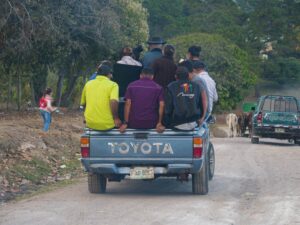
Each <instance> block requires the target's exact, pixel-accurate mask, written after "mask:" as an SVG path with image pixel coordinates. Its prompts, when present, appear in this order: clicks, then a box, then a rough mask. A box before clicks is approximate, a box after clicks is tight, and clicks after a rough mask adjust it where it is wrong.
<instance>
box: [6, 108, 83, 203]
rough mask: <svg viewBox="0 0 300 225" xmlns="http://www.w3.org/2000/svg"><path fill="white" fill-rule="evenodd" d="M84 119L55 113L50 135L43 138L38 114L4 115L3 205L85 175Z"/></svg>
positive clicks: (78, 115) (74, 115)
mask: <svg viewBox="0 0 300 225" xmlns="http://www.w3.org/2000/svg"><path fill="white" fill-rule="evenodd" d="M82 129H83V123H82V116H81V114H79V113H72V112H67V113H65V114H54V115H53V119H52V124H51V129H50V132H49V135H46V136H43V135H42V132H41V131H42V119H41V117H40V115H39V113H38V112H36V111H32V112H22V113H16V112H15V113H2V114H1V115H0V202H3V201H7V200H9V199H12V198H14V197H15V196H18V195H21V194H24V193H29V192H32V191H35V190H37V189H38V188H39V187H40V186H41V185H44V184H48V183H55V182H57V181H61V180H70V179H72V178H75V177H78V176H80V175H81V173H82V170H81V167H80V162H79V160H78V158H80V154H79V153H80V151H79V147H78V143H79V137H80V133H81V132H82Z"/></svg>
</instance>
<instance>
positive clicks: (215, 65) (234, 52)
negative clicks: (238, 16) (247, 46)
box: [170, 33, 257, 110]
mask: <svg viewBox="0 0 300 225" xmlns="http://www.w3.org/2000/svg"><path fill="white" fill-rule="evenodd" d="M170 43H172V44H174V45H175V46H176V54H177V57H179V58H184V57H185V55H186V52H187V49H188V47H189V46H191V45H199V46H201V48H202V52H201V59H202V60H203V61H204V62H205V64H206V66H207V69H208V72H209V74H210V75H211V76H212V77H213V79H214V80H215V81H216V83H217V90H218V94H219V103H218V105H217V110H220V109H222V110H228V109H232V108H234V107H235V106H236V104H237V103H238V102H240V101H241V100H242V99H243V97H244V94H245V90H247V89H248V88H249V86H251V85H254V84H255V81H256V78H257V75H256V71H255V70H254V68H253V67H251V64H250V61H251V58H250V56H249V55H248V54H247V53H246V52H245V51H243V50H242V49H240V48H239V47H238V46H237V45H235V44H233V43H232V42H229V41H227V40H226V39H224V38H223V37H222V36H219V35H212V34H205V33H193V34H189V35H183V36H179V37H176V38H174V39H171V40H170Z"/></svg>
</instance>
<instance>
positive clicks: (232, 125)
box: [226, 113, 238, 137]
mask: <svg viewBox="0 0 300 225" xmlns="http://www.w3.org/2000/svg"><path fill="white" fill-rule="evenodd" d="M226 124H227V125H228V127H229V137H236V136H237V126H238V117H237V115H235V114H234V113H229V114H228V115H227V117H226Z"/></svg>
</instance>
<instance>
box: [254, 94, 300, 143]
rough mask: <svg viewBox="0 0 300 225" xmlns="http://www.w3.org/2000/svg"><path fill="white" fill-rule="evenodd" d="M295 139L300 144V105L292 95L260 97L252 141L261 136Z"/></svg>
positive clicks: (255, 141)
mask: <svg viewBox="0 0 300 225" xmlns="http://www.w3.org/2000/svg"><path fill="white" fill-rule="evenodd" d="M260 137H262V138H277V139H287V140H294V143H295V144H300V105H299V102H298V100H297V99H296V98H295V97H292V96H279V95H266V96H262V97H260V98H259V99H258V104H257V107H256V109H255V112H254V114H253V118H252V137H251V142H252V143H256V144H257V143H259V138H260Z"/></svg>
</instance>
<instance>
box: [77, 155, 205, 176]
mask: <svg viewBox="0 0 300 225" xmlns="http://www.w3.org/2000/svg"><path fill="white" fill-rule="evenodd" d="M81 163H82V165H83V166H84V168H85V170H86V171H87V172H90V173H99V174H118V175H129V174H130V169H131V168H133V167H135V166H145V167H147V166H151V167H154V174H156V175H168V174H180V173H195V172H198V171H199V170H200V169H201V167H202V159H195V160H193V162H192V163H191V162H190V163H184V162H178V163H163V164H162V163H161V162H158V161H156V162H155V161H152V162H151V160H147V161H144V162H143V163H141V162H134V163H125V164H123V165H122V164H115V163H106V162H100V161H98V162H97V161H96V160H90V159H88V158H84V159H81Z"/></svg>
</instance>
